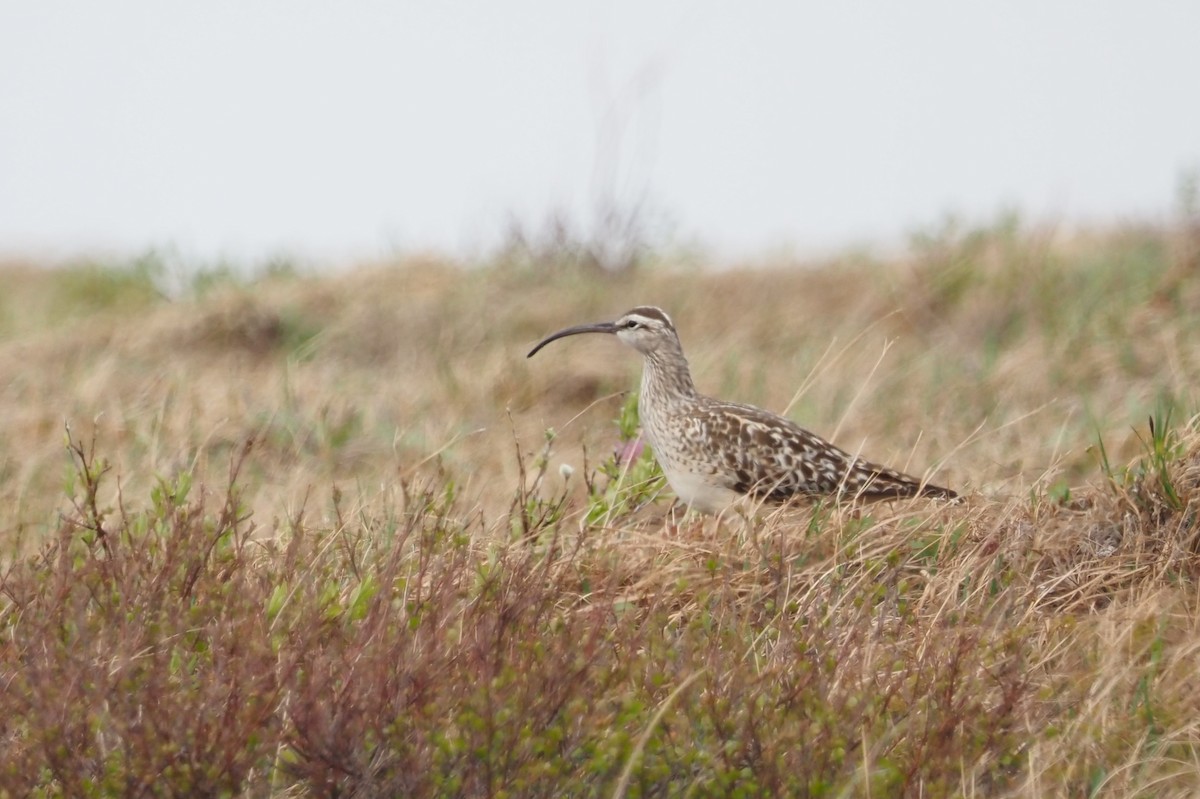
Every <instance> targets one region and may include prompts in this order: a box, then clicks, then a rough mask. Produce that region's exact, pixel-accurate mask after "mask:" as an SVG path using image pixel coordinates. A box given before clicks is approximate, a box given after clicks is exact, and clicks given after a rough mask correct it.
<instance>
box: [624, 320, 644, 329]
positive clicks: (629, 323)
mask: <svg viewBox="0 0 1200 799" xmlns="http://www.w3.org/2000/svg"><path fill="white" fill-rule="evenodd" d="M639 326H640V325H638V322H637V320H636V319H630V320H629V321H627V322H626V323H625V324H624V325H622V327H624V328H625V329H626V330H637V328H638V327H639Z"/></svg>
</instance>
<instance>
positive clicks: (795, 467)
mask: <svg viewBox="0 0 1200 799" xmlns="http://www.w3.org/2000/svg"><path fill="white" fill-rule="evenodd" d="M697 417H698V418H697V421H698V423H699V424H700V425H701V426H702V428H704V431H703V432H704V433H705V434H707V435H708V436H711V437H712V438H711V439H710V440H724V441H725V442H727V446H721V447H715V449H717V450H719V451H720V452H721V457H722V460H723V463H722V464H721V465H722V467H723V470H722V477H723V479H724V480H725V481H726V483H727V485H728V487H729V488H732V489H733V490H735V491H740V492H742V493H747V494H752V495H754V496H757V497H760V498H763V499H772V500H777V501H780V500H785V499H788V498H790V497H793V496H796V495H813V494H836V493H845V494H849V495H862V496H864V497H870V498H883V497H906V496H914V495H916V494H918V493H922V492H923V489H922V486H921V482H920V481H919V480H917V479H915V478H913V477H909V476H908V475H905V474H901V473H900V472H897V471H896V470H894V469H889V468H887V467H884V466H880V465H878V464H875V463H871V462H869V461H865V460H862V459H861V458H855V457H854V456H852V455H850V454H849V453H848V452H846V451H845V450H842V449H840V448H838V447H836V446H834V445H833V444H830V443H829V442H828V441H826V440H825V439H823V438H821V437H820V436H818V435H815V434H813V433H810V432H809V431H807V430H805V429H804V428H802V427H800V426H799V425H797V424H796V423H795V422H793V421H791V420H790V419H785V418H784V417H782V416H778V415H776V414H773V413H770V412H769V411H764V410H762V409H761V408H755V407H754V406H752V405H741V404H738V403H732V402H719V401H716V400H711V401H710V402H708V403H705V405H704V407H703V409H702V410H701V412H700V413H699V414H698V415H697ZM930 488H936V487H930ZM940 491H946V489H940ZM928 493H933V492H928Z"/></svg>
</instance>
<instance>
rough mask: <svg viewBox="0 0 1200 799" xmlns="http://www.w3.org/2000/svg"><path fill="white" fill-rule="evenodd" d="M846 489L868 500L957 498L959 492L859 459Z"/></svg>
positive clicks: (852, 470)
mask: <svg viewBox="0 0 1200 799" xmlns="http://www.w3.org/2000/svg"><path fill="white" fill-rule="evenodd" d="M846 483H847V484H846V486H845V488H844V490H846V491H847V493H852V494H854V495H855V496H859V497H862V498H863V499H868V500H887V499H909V498H911V497H929V498H931V499H944V500H956V499H958V492H956V491H954V490H952V489H949V488H944V487H942V486H939V485H934V484H932V483H926V482H924V481H922V480H918V479H917V478H915V477H912V476H910V475H907V474H903V473H901V472H898V471H896V470H895V469H889V468H887V467H885V466H879V465H877V464H874V463H867V462H866V461H859V462H857V463H855V464H854V466H853V467H852V469H851V474H850V479H849V480H847V481H846Z"/></svg>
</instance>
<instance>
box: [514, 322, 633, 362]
mask: <svg viewBox="0 0 1200 799" xmlns="http://www.w3.org/2000/svg"><path fill="white" fill-rule="evenodd" d="M616 332H617V326H616V324H615V323H613V322H596V323H594V324H590V325H575V326H574V327H567V328H564V329H562V330H560V331H558V332H557V333H551V334H550V335H548V336H546V337H545V338H544V339H542V340H541V341H540V342H538V345H537V346H536V347H534V348H533V349H531V350H530V351H529V354H528V355H526V356H525V357H526V358H532V357H533V356H534V355H537V352H538V350H540V349H541V348H542V347H544V346H546V345H547V344H549V343H550V342H551V341H557V340H558V339H560V338H566V337H567V336H577V335H579V334H580V333H616Z"/></svg>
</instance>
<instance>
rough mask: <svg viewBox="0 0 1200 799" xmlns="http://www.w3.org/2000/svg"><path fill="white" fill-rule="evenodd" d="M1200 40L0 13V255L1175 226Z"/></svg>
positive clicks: (1100, 23)
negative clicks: (605, 201)
mask: <svg viewBox="0 0 1200 799" xmlns="http://www.w3.org/2000/svg"><path fill="white" fill-rule="evenodd" d="M1198 42H1200V3H1195V2H1190V1H1188V0H1179V1H1178V2H1105V1H1103V0H1088V1H1086V2H1085V1H1083V0H1077V1H1074V2H1045V1H1044V0H1019V1H1017V2H1012V1H1010V2H1005V3H986V4H985V3H977V2H952V1H951V0H946V1H945V2H930V1H929V0H909V1H908V2H901V3H897V2H846V3H794V2H787V3H785V2H739V3H715V2H703V1H700V0H679V1H678V2H661V3H654V2H646V1H645V0H641V1H640V2H632V1H630V2H625V1H623V0H615V1H614V0H606V1H604V2H562V0H521V1H520V2H471V3H468V2H398V1H397V2H354V3H335V2H308V1H306V0H288V1H287V2H282V1H280V2H246V1H245V0H237V1H236V2H223V1H217V2H203V3H197V2H188V3H183V2H164V0H129V1H127V2H121V3H91V2H53V1H47V0H37V1H36V2H35V1H33V0H29V1H28V2H16V1H15V0H0V113H2V114H3V124H0V252H6V253H10V254H12V253H20V252H33V253H35V254H51V255H59V256H61V255H69V254H73V253H78V252H80V251H86V250H89V249H91V248H97V247H100V248H105V249H108V250H112V249H116V250H118V251H119V250H129V251H137V250H140V249H144V248H146V247H149V246H160V247H161V246H174V247H177V248H179V250H180V251H182V252H184V253H186V254H188V255H190V256H193V257H196V258H200V259H204V258H213V257H221V256H224V257H232V258H237V259H258V258H263V257H267V256H270V255H273V254H278V253H292V254H298V255H304V256H311V257H317V258H325V259H329V260H334V261H337V260H342V261H344V260H347V259H351V258H354V257H360V256H368V257H369V256H376V255H380V254H384V253H388V252H392V251H396V250H399V251H407V250H413V249H419V248H429V247H432V248H436V249H441V250H444V251H446V252H449V253H451V254H453V253H464V252H470V251H473V250H477V249H479V248H481V247H486V246H487V245H488V244H489V243H490V242H492V241H494V240H495V239H496V237H497V236H498V233H499V231H500V230H501V229H502V228H503V227H504V225H505V224H506V223H507V221H508V219H509V218H510V215H514V214H515V215H517V216H518V217H519V218H522V219H525V220H527V221H529V222H533V223H536V222H537V221H539V220H541V219H542V218H544V216H545V215H546V214H547V213H549V212H550V211H552V210H554V209H565V210H567V211H568V212H569V213H570V214H572V215H573V216H574V217H575V218H576V219H577V220H579V221H580V222H581V223H582V224H587V223H588V222H589V221H590V220H591V219H592V218H594V214H595V208H596V198H597V197H604V196H606V194H610V195H612V196H614V197H615V199H616V202H617V203H618V204H619V205H621V206H624V207H633V206H634V205H636V204H637V203H639V202H642V201H645V203H646V204H647V205H646V207H648V208H650V209H653V210H654V211H655V214H662V215H665V216H667V217H669V218H670V219H672V220H674V222H675V230H676V232H677V234H678V235H679V236H680V237H682V238H685V239H686V238H693V237H697V238H699V239H700V240H701V241H703V242H706V243H708V244H710V245H712V246H713V247H714V248H716V250H717V251H718V252H721V253H724V254H726V255H729V256H736V255H744V254H753V253H756V252H761V251H763V250H768V249H777V248H780V247H785V246H792V247H795V248H796V249H798V250H800V251H801V252H803V251H805V250H812V249H820V250H827V249H829V248H836V247H840V246H849V245H853V244H859V243H863V242H870V241H886V240H889V239H896V238H898V237H900V236H901V235H902V234H903V233H904V232H906V231H910V230H912V229H913V228H915V227H920V226H927V225H929V224H931V223H934V222H936V221H937V220H938V219H939V218H940V217H941V216H942V215H943V214H944V213H946V212H957V213H959V214H962V215H965V216H967V217H968V218H973V219H985V218H988V217H990V216H991V215H992V214H994V213H996V212H997V211H998V210H1000V209H1003V208H1017V209H1019V210H1020V211H1021V212H1022V213H1023V214H1024V215H1025V216H1026V217H1027V218H1031V219H1040V218H1051V219H1056V220H1066V221H1070V220H1077V219H1082V220H1092V221H1105V220H1112V219H1130V218H1138V219H1152V220H1166V219H1168V218H1169V215H1170V213H1171V210H1172V208H1173V206H1174V203H1175V192H1176V187H1177V184H1178V181H1179V178H1180V176H1181V175H1182V174H1183V173H1184V172H1185V171H1186V170H1195V169H1197V168H1200V45H1198V44H1197V43H1198ZM652 218H656V217H654V216H652Z"/></svg>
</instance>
